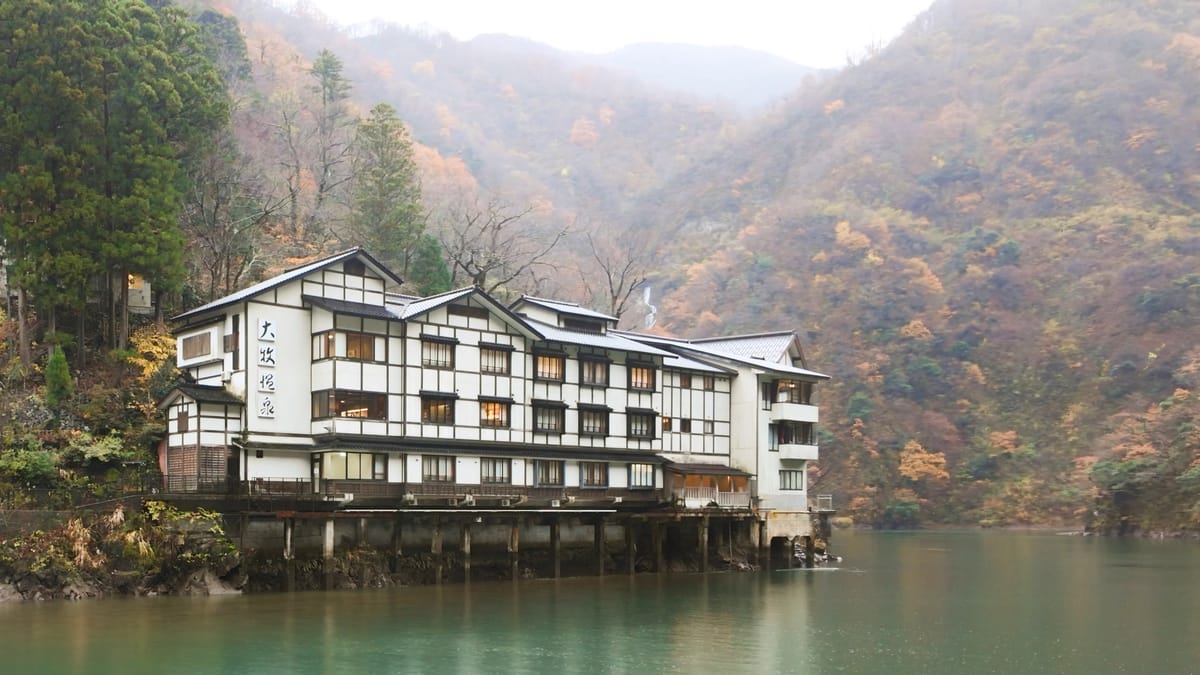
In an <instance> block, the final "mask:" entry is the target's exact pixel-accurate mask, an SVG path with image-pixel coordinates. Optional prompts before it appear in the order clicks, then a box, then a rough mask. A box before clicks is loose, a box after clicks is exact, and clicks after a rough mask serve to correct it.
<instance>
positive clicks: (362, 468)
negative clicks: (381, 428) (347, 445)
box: [321, 452, 387, 480]
mask: <svg viewBox="0 0 1200 675" xmlns="http://www.w3.org/2000/svg"><path fill="white" fill-rule="evenodd" d="M321 478H325V479H327V480H387V455H384V454H372V453H369V452H326V453H323V454H322V455H321Z"/></svg>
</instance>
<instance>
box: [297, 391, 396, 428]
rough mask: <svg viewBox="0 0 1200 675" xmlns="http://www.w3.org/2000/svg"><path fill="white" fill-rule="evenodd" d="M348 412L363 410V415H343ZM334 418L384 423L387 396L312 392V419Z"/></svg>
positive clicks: (352, 392)
mask: <svg viewBox="0 0 1200 675" xmlns="http://www.w3.org/2000/svg"><path fill="white" fill-rule="evenodd" d="M355 399H358V400H355ZM343 408H344V409H343ZM350 410H353V411H360V410H363V411H364V414H361V415H347V414H345V412H348V411H350ZM334 418H340V419H360V420H379V421H386V420H387V418H388V395H387V394H385V393H383V392H376V391H358V390H354V389H320V390H318V391H314V392H313V393H312V419H313V420H326V419H334Z"/></svg>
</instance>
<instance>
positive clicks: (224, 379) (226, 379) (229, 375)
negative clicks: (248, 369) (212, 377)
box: [221, 370, 233, 384]
mask: <svg viewBox="0 0 1200 675" xmlns="http://www.w3.org/2000/svg"><path fill="white" fill-rule="evenodd" d="M232 381H233V371H232V370H222V371H221V384H229V383H230V382H232Z"/></svg>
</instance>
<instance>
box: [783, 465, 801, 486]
mask: <svg viewBox="0 0 1200 675" xmlns="http://www.w3.org/2000/svg"><path fill="white" fill-rule="evenodd" d="M779 489H780V490H803V489H804V470H803V469H799V470H797V469H781V470H780V471H779Z"/></svg>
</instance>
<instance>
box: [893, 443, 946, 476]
mask: <svg viewBox="0 0 1200 675" xmlns="http://www.w3.org/2000/svg"><path fill="white" fill-rule="evenodd" d="M900 475H901V476H904V477H905V478H907V479H909V480H911V481H914V482H919V481H922V480H949V478H950V474H949V473H948V472H947V471H946V456H945V455H943V454H942V453H940V452H929V451H928V450H926V449H925V448H924V447H923V446H922V445H921V444H920V443H918V442H916V441H913V440H910V441H909V442H907V443H905V444H904V449H903V450H901V451H900Z"/></svg>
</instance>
